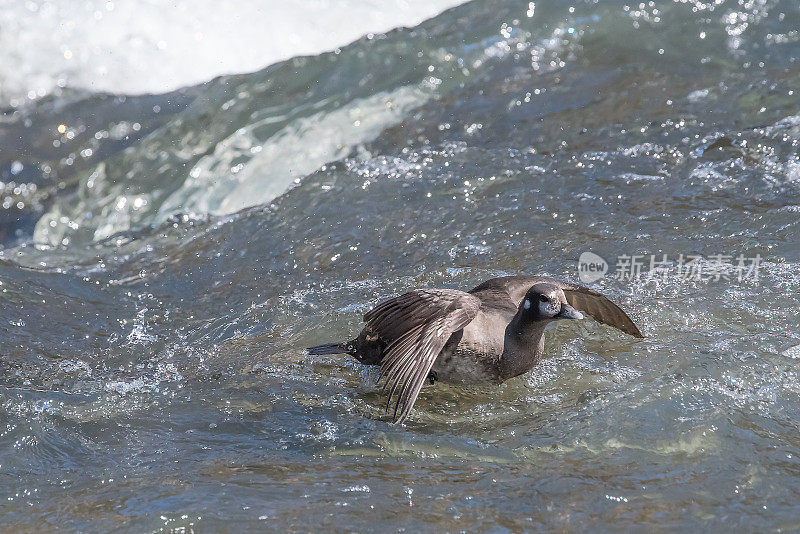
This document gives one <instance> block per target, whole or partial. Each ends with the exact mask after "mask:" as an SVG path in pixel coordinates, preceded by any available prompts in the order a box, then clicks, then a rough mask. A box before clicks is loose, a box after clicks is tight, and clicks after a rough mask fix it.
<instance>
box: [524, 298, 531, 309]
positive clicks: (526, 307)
mask: <svg viewBox="0 0 800 534" xmlns="http://www.w3.org/2000/svg"><path fill="white" fill-rule="evenodd" d="M522 307H523V308H525V309H526V310H530V309H531V301H530V300H528V299H525V302H524V303H523V304H522Z"/></svg>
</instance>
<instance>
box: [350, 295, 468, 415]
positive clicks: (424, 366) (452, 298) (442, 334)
mask: <svg viewBox="0 0 800 534" xmlns="http://www.w3.org/2000/svg"><path fill="white" fill-rule="evenodd" d="M480 306H481V301H480V299H479V298H477V297H475V296H473V295H470V294H468V293H464V292H462V291H456V290H453V289H419V290H416V291H411V292H409V293H406V294H404V295H400V296H399V297H396V298H394V299H391V300H388V301H386V302H383V303H381V304H379V305H377V306H376V307H375V308H373V309H372V310H370V311H369V312H367V313H366V314H365V315H364V321H365V322H366V323H367V326H368V327H369V328H371V330H372V331H373V332H375V333H376V334H378V335H379V336H381V338H382V339H383V340H385V341H386V342H387V347H386V350H385V351H384V354H383V358H382V359H381V374H380V378H379V380H383V381H384V384H383V391H384V392H385V391H386V390H387V388H388V389H389V397H388V399H387V408H388V407H389V406H390V405H391V403H392V399H393V398H394V401H395V403H394V404H395V405H394V420H395V422H396V423H402V422H403V421H404V420H405V419H406V418H407V417H408V415H409V414H410V413H411V409H412V408H413V407H414V402H415V401H416V400H417V397H418V396H419V392H420V390H421V389H422V386H423V385H424V384H425V379H426V378H427V377H428V373H430V370H431V367H433V364H434V362H435V361H436V358H437V357H438V356H439V353H440V352H441V351H442V349H443V348H444V345H445V344H446V343H447V340H448V339H450V336H451V335H452V334H453V332H457V331H458V330H461V329H462V328H464V327H465V326H466V325H467V324H469V323H470V321H472V319H474V318H475V316H476V315H477V313H478V311H479V310H480ZM395 393H396V395H395Z"/></svg>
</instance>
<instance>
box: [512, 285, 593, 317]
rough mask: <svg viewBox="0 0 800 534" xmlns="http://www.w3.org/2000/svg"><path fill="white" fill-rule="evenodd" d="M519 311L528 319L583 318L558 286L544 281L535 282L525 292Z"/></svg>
mask: <svg viewBox="0 0 800 534" xmlns="http://www.w3.org/2000/svg"><path fill="white" fill-rule="evenodd" d="M520 313H522V315H523V316H524V317H525V318H526V319H527V320H530V321H554V320H556V319H583V314H582V313H581V312H579V311H578V310H576V309H575V308H573V307H572V306H570V305H569V304H568V303H567V298H566V297H565V296H564V292H563V291H562V290H561V288H560V287H558V286H557V285H555V284H548V283H544V282H543V283H539V284H535V285H534V286H533V287H531V288H530V289H529V290H528V292H527V293H525V298H524V299H522V304H520Z"/></svg>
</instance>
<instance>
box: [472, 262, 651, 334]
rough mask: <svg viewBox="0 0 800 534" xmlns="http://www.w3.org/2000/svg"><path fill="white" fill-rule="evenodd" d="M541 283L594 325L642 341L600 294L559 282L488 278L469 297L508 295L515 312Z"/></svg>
mask: <svg viewBox="0 0 800 534" xmlns="http://www.w3.org/2000/svg"><path fill="white" fill-rule="evenodd" d="M541 282H546V283H549V284H554V285H556V286H558V287H560V288H561V290H562V291H563V292H564V296H565V297H566V298H567V302H568V303H569V305H570V306H572V307H573V308H575V309H576V310H580V311H582V312H585V313H587V314H589V315H591V316H592V317H593V318H594V320H595V321H597V322H599V323H603V324H607V325H609V326H613V327H614V328H618V329H620V330H622V331H623V332H625V333H626V334H630V335H632V336H634V337H644V336H643V335H642V333H641V332H639V329H638V328H637V327H636V325H635V324H634V322H633V321H632V320H631V318H630V317H628V315H627V314H626V313H625V312H624V311H622V310H621V309H620V307H619V306H617V305H616V304H614V303H613V302H611V301H610V300H608V299H607V298H606V297H604V296H603V295H602V294H601V293H598V292H597V291H595V290H594V289H589V288H588V287H584V286H581V285H578V284H572V283H568V282H561V281H559V280H554V279H552V278H550V277H547V276H502V277H500V278H492V279H491V280H487V281H485V282H484V283H482V284H481V285H479V286H478V287H476V288H475V289H473V290H471V291H470V293H474V294H480V295H487V294H493V295H501V296H502V295H508V302H509V303H510V305H511V306H513V307H514V308H515V309H516V308H517V307H518V306H519V305H520V303H521V302H522V299H523V298H525V293H526V292H527V291H528V289H530V288H531V286H533V285H534V284H538V283H541ZM487 300H491V301H494V302H500V301H502V300H503V299H502V298H501V297H499V296H493V297H491V298H489V299H487Z"/></svg>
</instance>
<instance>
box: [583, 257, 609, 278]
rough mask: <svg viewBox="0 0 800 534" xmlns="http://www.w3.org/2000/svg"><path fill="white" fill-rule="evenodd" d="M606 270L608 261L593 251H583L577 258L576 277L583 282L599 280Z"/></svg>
mask: <svg viewBox="0 0 800 534" xmlns="http://www.w3.org/2000/svg"><path fill="white" fill-rule="evenodd" d="M607 272H608V262H607V261H606V260H604V259H603V258H601V257H600V256H598V255H597V254H595V253H594V252H588V251H587V252H584V253H583V254H581V257H580V258H578V278H580V280H581V282H583V283H584V284H590V283H592V282H594V281H596V280H600V279H601V278H603V277H604V276H605V274H606V273H607Z"/></svg>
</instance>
